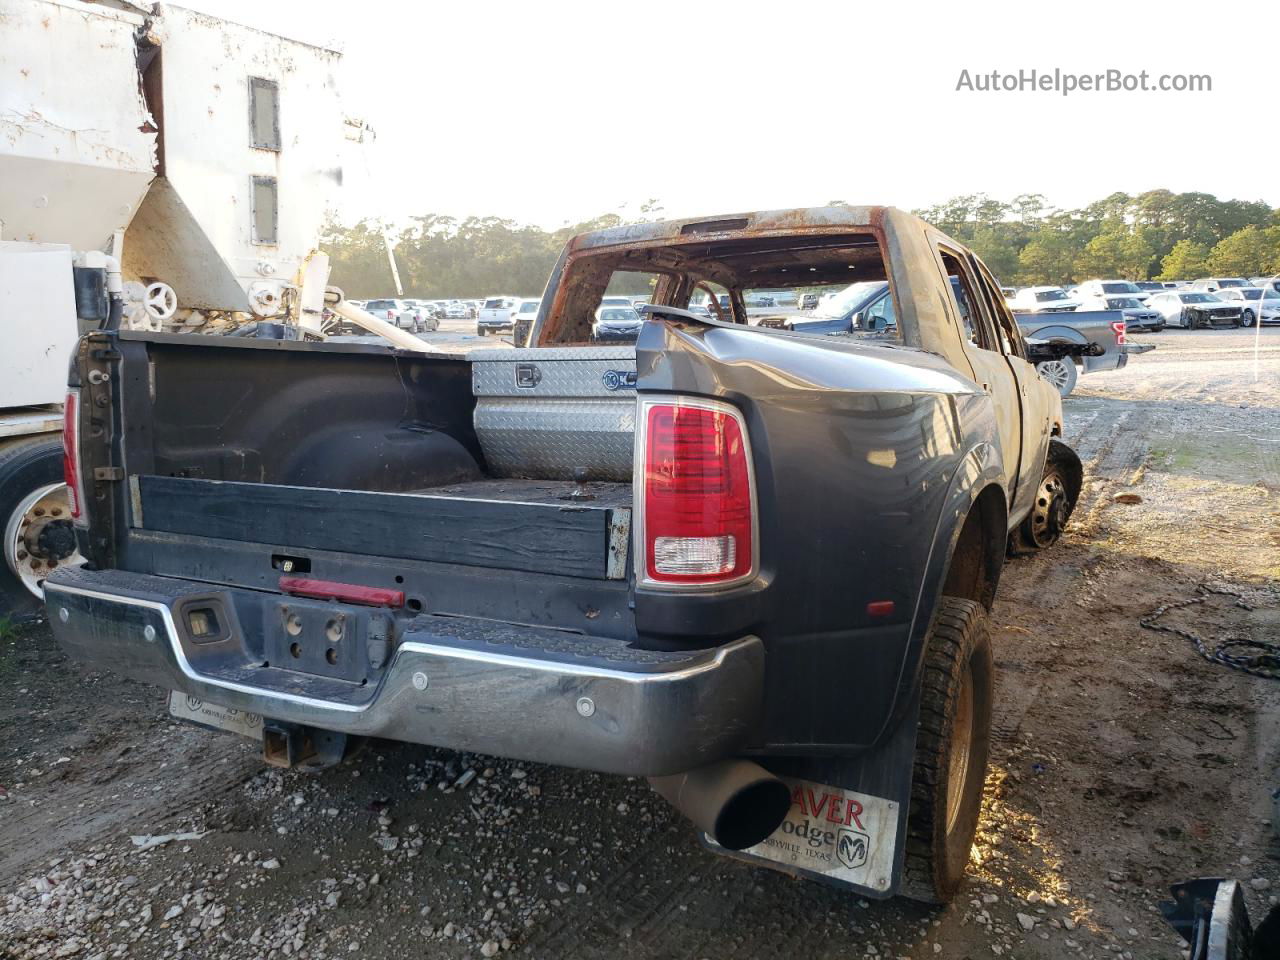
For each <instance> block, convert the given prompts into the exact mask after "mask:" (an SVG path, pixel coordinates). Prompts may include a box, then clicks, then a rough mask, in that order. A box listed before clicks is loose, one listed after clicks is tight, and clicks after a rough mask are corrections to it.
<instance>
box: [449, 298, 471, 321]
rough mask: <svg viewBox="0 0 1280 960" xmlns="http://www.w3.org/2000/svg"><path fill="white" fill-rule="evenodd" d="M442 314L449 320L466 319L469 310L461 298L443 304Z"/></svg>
mask: <svg viewBox="0 0 1280 960" xmlns="http://www.w3.org/2000/svg"><path fill="white" fill-rule="evenodd" d="M444 315H445V316H446V317H447V318H448V319H450V320H466V319H468V318H469V317H470V315H471V310H470V309H469V308H468V307H467V305H466V304H465V303H463V302H462V301H461V300H450V301H449V302H448V303H446V304H445V305H444Z"/></svg>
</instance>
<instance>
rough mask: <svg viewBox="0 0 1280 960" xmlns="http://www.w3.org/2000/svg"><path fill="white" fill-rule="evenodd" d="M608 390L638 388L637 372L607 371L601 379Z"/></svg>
mask: <svg viewBox="0 0 1280 960" xmlns="http://www.w3.org/2000/svg"><path fill="white" fill-rule="evenodd" d="M600 379H601V380H602V381H604V388H605V389H606V390H634V389H635V388H636V372H635V371H634V370H606V371H605V372H604V376H603V377H601V378H600Z"/></svg>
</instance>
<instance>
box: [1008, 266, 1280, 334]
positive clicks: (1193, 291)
mask: <svg viewBox="0 0 1280 960" xmlns="http://www.w3.org/2000/svg"><path fill="white" fill-rule="evenodd" d="M1005 296H1006V299H1007V301H1008V304H1009V306H1010V307H1011V308H1012V309H1013V310H1014V311H1015V312H1017V313H1073V312H1076V311H1083V310H1118V311H1120V312H1121V313H1123V314H1124V318H1125V323H1126V324H1127V325H1128V327H1129V329H1130V330H1131V331H1142V330H1148V331H1159V330H1163V329H1164V328H1165V327H1166V326H1172V327H1182V328H1185V329H1191V330H1194V329H1197V328H1221V327H1251V326H1253V325H1254V324H1255V323H1280V280H1277V279H1276V278H1275V277H1251V278H1246V277H1204V278H1201V279H1199V280H1184V281H1176V282H1169V283H1162V282H1159V281H1155V280H1148V281H1139V282H1136V283H1135V282H1133V281H1130V280H1088V281H1086V282H1084V283H1081V284H1078V285H1076V286H1074V287H1052V286H1044V287H1022V288H1020V289H1014V288H1005Z"/></svg>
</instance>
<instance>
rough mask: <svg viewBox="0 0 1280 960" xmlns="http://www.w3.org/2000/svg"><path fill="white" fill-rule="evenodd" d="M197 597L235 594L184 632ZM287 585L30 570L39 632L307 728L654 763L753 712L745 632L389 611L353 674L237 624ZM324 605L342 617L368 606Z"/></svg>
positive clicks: (82, 653) (576, 763) (756, 701)
mask: <svg viewBox="0 0 1280 960" xmlns="http://www.w3.org/2000/svg"><path fill="white" fill-rule="evenodd" d="M197 597H198V598H200V602H201V603H203V602H206V599H208V598H214V599H215V600H216V601H220V602H222V603H223V604H225V605H226V607H227V609H228V610H232V611H233V612H234V611H235V610H236V608H237V607H239V609H240V612H239V613H238V614H234V615H233V616H232V617H231V620H232V625H233V626H232V629H231V631H230V633H231V635H230V636H229V637H226V638H225V639H222V640H220V641H218V642H214V643H198V642H195V641H193V640H192V639H191V638H190V637H189V636H187V635H186V631H185V630H184V629H182V628H180V627H179V625H178V623H177V622H176V621H175V614H176V612H178V611H180V610H181V609H182V607H181V604H182V603H184V602H190V601H191V600H192V598H197ZM290 599H291V598H287V597H281V596H277V595H272V594H262V593H260V592H258V591H246V590H237V589H229V588H217V587H215V588H212V589H210V585H207V584H198V583H192V582H190V581H182V580H175V579H172V578H168V577H151V576H142V575H137V574H128V573H122V572H119V571H97V572H95V571H86V570H74V571H66V572H61V571H60V572H58V573H56V574H55V575H54V576H53V577H51V578H50V579H49V580H48V581H46V582H45V600H46V604H47V606H48V611H49V622H50V624H51V626H52V629H53V634H54V637H55V638H56V639H57V641H58V643H59V644H60V645H61V646H62V648H63V649H64V650H65V651H66V652H67V653H68V654H69V655H70V656H72V657H75V658H76V659H79V660H84V661H88V662H91V663H93V664H95V665H97V666H101V667H105V668H108V669H112V670H115V671H118V672H120V673H123V674H125V675H126V676H129V677H133V678H134V679H138V680H142V681H146V682H150V683H155V684H157V685H159V686H161V687H165V688H167V689H172V690H180V691H182V692H184V693H186V694H189V695H191V696H193V697H196V698H199V699H200V700H203V701H205V702H207V703H211V704H217V705H220V706H225V707H231V708H234V709H237V710H241V711H247V712H250V713H257V714H261V715H262V716H264V717H267V718H271V719H274V720H279V721H284V722H288V723H296V724H301V725H305V726H308V727H315V728H318V729H322V730H332V731H337V732H341V733H346V734H352V735H359V736H371V737H383V738H386V739H391V740H403V741H408V742H412V743H423V744H430V745H433V746H440V747H448V748H452V749H457V750H467V751H474V752H477V753H488V754H493V755H496V756H503V757H510V758H514V759H520V760H528V761H533V762H538V763H551V764H558V765H561V766H569V767H577V768H581V769H588V770H598V771H601V772H605V773H617V774H625V775H628V776H660V775H665V774H670V773H676V772H680V771H684V770H689V769H692V768H694V767H698V766H702V765H704V764H706V763H710V762H712V761H714V760H718V759H721V758H723V757H725V756H729V755H731V754H733V753H735V752H737V751H738V750H740V749H741V748H742V747H743V746H744V744H745V743H746V742H747V741H748V739H749V738H750V737H751V736H752V735H753V734H754V733H755V730H756V727H757V724H758V722H759V719H760V712H761V693H762V689H763V681H764V649H763V647H762V645H761V643H760V640H759V639H758V638H756V637H744V638H742V639H739V640H736V641H734V642H732V643H728V644H725V645H724V646H720V647H715V648H712V649H708V650H702V651H695V652H688V653H674V654H665V653H660V652H654V651H641V650H634V649H632V648H631V647H629V646H627V645H626V644H625V643H623V642H622V641H615V640H607V639H603V638H598V637H582V636H578V635H573V634H567V633H563V632H559V631H548V630H541V629H538V628H521V627H513V626H511V625H508V624H496V625H495V624H491V623H488V622H486V621H475V620H469V619H465V618H451V617H441V616H419V617H416V618H414V619H411V620H405V621H402V622H401V624H399V625H398V626H397V628H396V631H395V633H396V637H397V641H398V642H397V645H396V646H395V648H394V652H393V653H392V655H391V658H390V660H389V662H388V663H387V665H386V666H385V668H384V669H383V670H382V671H381V673H380V676H379V677H378V678H377V680H376V682H374V681H370V682H369V683H368V684H366V685H364V686H362V685H360V684H358V683H353V682H349V681H346V680H342V679H336V678H332V677H322V676H316V675H314V674H310V673H303V672H300V671H296V670H289V669H283V668H281V667H279V666H276V665H269V664H266V663H264V662H263V659H262V656H261V653H260V651H258V652H255V651H254V648H253V643H252V642H248V641H246V638H245V637H244V636H243V635H240V633H241V631H240V629H239V627H238V624H239V623H241V622H243V623H251V622H256V623H262V622H270V618H265V617H258V618H257V619H256V620H255V619H254V614H255V613H259V612H260V605H261V604H262V603H264V602H267V603H269V602H278V601H282V600H283V601H288V600H290ZM246 604H248V605H257V606H252V608H251V609H249V610H246V609H245V605H246ZM332 606H333V608H334V609H335V611H340V612H342V613H344V614H346V615H347V616H350V617H358V616H362V615H369V614H370V612H371V610H372V609H373V608H358V607H352V606H349V605H343V604H333V605H332ZM382 612H383V613H385V612H386V611H382ZM281 629H282V628H281ZM499 633H500V634H501V642H499V641H497V640H495V639H494V637H495V636H497V635H498V634H499ZM548 637H550V638H552V639H551V640H550V642H543V641H545V640H546V638H548ZM513 638H514V642H515V643H516V644H517V646H516V647H513V646H512V642H513ZM530 638H532V639H530Z"/></svg>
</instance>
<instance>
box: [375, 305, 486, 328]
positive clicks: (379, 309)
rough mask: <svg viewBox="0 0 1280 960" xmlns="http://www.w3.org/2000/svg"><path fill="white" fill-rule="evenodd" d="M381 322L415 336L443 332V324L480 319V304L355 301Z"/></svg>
mask: <svg viewBox="0 0 1280 960" xmlns="http://www.w3.org/2000/svg"><path fill="white" fill-rule="evenodd" d="M351 302H352V303H354V304H355V305H356V306H358V307H360V308H362V309H364V310H367V311H368V312H369V313H372V314H373V315H374V316H375V317H378V318H379V319H380V320H386V321H388V322H389V323H394V324H395V325H396V326H397V327H400V328H402V329H404V330H408V331H410V332H412V333H423V332H430V331H432V330H438V329H439V328H440V321H441V320H469V319H472V318H474V317H476V316H478V315H479V313H480V304H481V302H482V301H480V300H410V299H405V298H399V297H388V298H385V299H381V300H352V301H351Z"/></svg>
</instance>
